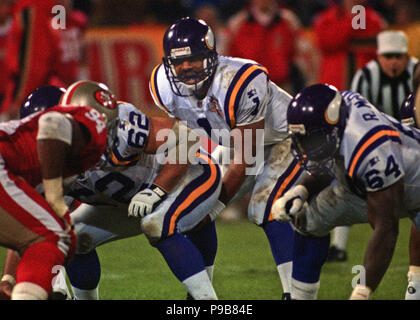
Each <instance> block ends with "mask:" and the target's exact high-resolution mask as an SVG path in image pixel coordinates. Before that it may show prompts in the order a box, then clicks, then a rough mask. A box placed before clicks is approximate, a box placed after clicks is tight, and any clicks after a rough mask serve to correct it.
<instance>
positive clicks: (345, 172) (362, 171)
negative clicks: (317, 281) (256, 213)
mask: <svg viewBox="0 0 420 320" xmlns="http://www.w3.org/2000/svg"><path fill="white" fill-rule="evenodd" d="M287 120H288V125H289V130H290V132H291V133H292V140H293V145H292V150H293V151H294V153H295V156H296V158H297V159H298V160H299V161H300V162H301V163H302V165H303V166H304V167H305V169H306V170H307V171H308V172H309V173H310V175H309V176H308V177H306V179H305V180H304V181H302V183H300V184H299V185H297V186H295V187H294V188H292V189H290V190H289V191H288V192H287V193H286V194H284V196H283V197H281V198H280V199H279V200H278V201H277V202H276V203H275V205H274V209H273V211H274V212H273V214H274V217H275V218H276V219H278V220H280V221H293V223H294V225H295V226H296V228H297V229H298V230H299V233H300V234H301V238H310V237H325V236H326V235H327V234H328V233H329V232H330V230H332V229H333V228H334V227H335V226H340V225H352V224H356V223H366V222H369V223H370V224H371V226H372V228H373V229H374V231H373V234H372V237H371V239H370V241H369V243H368V245H367V248H366V252H365V259H364V264H363V265H364V268H365V275H366V277H365V279H361V280H360V282H359V284H358V285H357V286H356V287H355V288H354V289H353V292H352V294H351V296H350V299H369V298H371V297H372V292H373V291H374V290H375V289H376V288H377V287H378V285H379V283H380V281H381V279H382V277H383V275H384V274H385V272H386V270H387V268H388V266H389V263H390V261H391V258H392V255H393V251H394V248H395V244H396V241H397V236H398V222H399V219H400V218H402V217H410V218H411V219H413V221H414V223H415V224H416V226H417V227H419V226H420V224H419V221H420V220H419V218H420V217H419V215H418V212H419V210H420V199H419V197H418V191H419V188H420V171H419V170H418V162H419V161H420V149H419V148H418V143H419V141H420V131H419V130H417V129H415V128H409V127H406V126H402V125H401V123H400V122H398V121H397V120H395V119H394V118H392V117H390V116H387V115H385V114H383V113H381V112H380V111H378V110H377V109H376V108H375V107H374V106H373V105H371V104H370V103H369V102H368V101H367V100H366V99H365V98H363V97H362V96H361V95H360V94H358V93H354V92H351V91H342V92H339V91H338V90H337V89H335V88H334V87H332V86H328V85H323V84H317V85H313V86H309V87H307V88H305V89H303V90H302V91H301V92H300V93H298V94H297V95H296V96H295V97H294V99H293V100H292V101H291V103H290V105H289V107H288V111H287ZM307 249H310V248H308V247H304V246H302V245H301V244H300V243H299V241H296V242H295V248H294V250H295V253H296V254H297V255H299V254H300V253H299V251H300V250H303V251H305V250H307ZM312 271H313V270H308V271H307V272H312ZM319 271H320V270H318V271H317V272H319ZM302 285H303V286H304V285H306V284H302Z"/></svg>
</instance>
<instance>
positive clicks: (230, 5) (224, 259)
mask: <svg viewBox="0 0 420 320" xmlns="http://www.w3.org/2000/svg"><path fill="white" fill-rule="evenodd" d="M201 2H206V1H192V0H191V1H171V0H149V1H140V0H138V1H136V0H125V1H117V0H94V1H87V0H80V1H74V5H75V7H76V8H79V9H81V10H83V11H85V12H86V13H87V14H88V16H89V19H90V27H89V28H88V30H87V31H86V33H85V36H84V42H85V65H84V69H83V75H84V77H85V78H89V79H92V80H96V81H101V82H105V83H106V84H108V85H109V86H110V88H111V89H112V90H113V91H114V92H115V93H116V94H117V96H118V97H119V98H120V100H126V101H129V102H132V103H133V104H135V105H136V106H138V107H139V108H141V109H142V110H143V111H144V112H145V113H147V114H149V115H160V116H163V113H161V112H160V111H159V110H158V109H157V108H156V107H155V106H154V103H153V100H152V98H151V96H150V93H149V89H148V81H149V76H150V74H151V72H152V70H153V68H154V67H155V66H156V65H157V64H159V63H160V62H161V57H162V55H163V51H162V37H163V34H164V31H165V29H166V28H167V27H168V25H169V24H170V21H174V20H175V18H176V17H181V16H186V15H190V16H191V15H193V14H192V13H193V8H194V7H195V6H197V5H198V4H200V3H201ZM208 2H213V3H215V4H216V5H219V7H220V8H221V10H220V15H221V21H222V23H224V22H226V21H227V20H228V19H229V17H230V16H231V15H233V14H234V13H235V12H237V11H238V10H239V9H240V8H242V6H243V5H244V3H245V1H239V0H232V1H222V0H220V1H216V0H215V1H208ZM328 2H329V1H328V0H325V1H322V0H319V1H316V0H300V1H298V0H297V1H280V3H281V4H282V6H285V7H288V8H289V9H291V10H292V11H293V12H294V13H295V14H296V15H297V16H298V17H299V19H300V20H301V23H302V27H303V29H302V35H303V37H304V38H305V39H306V40H307V41H308V43H310V44H311V46H312V56H311V57H308V62H309V63H311V61H313V60H312V59H314V57H315V61H317V60H316V59H317V56H318V55H319V52H318V50H317V47H316V43H315V41H314V33H313V28H312V23H311V22H312V19H313V18H314V17H315V15H316V14H317V13H319V12H320V11H321V10H322V9H324V8H326V7H327V5H328ZM407 3H409V5H410V6H412V5H414V8H415V9H416V10H418V7H419V5H418V4H417V2H416V1H415V0H408V1H402V0H398V1H387V0H383V1H372V4H374V5H376V7H377V8H378V10H379V9H380V8H382V10H383V11H382V12H381V13H383V14H384V16H387V15H388V19H389V20H388V21H389V22H391V23H390V28H395V29H400V30H404V31H406V32H407V34H408V36H409V39H410V40H409V41H410V47H409V51H410V52H409V53H410V54H411V55H413V56H415V57H417V58H420V41H415V39H419V38H420V15H419V14H418V12H419V11H416V10H411V14H410V15H409V17H408V16H405V18H404V17H396V16H397V13H398V12H400V11H401V10H403V9H401V10H400V9H399V8H398V7H399V6H401V7H403V5H406V4H407ZM222 4H224V5H222ZM393 13H394V17H393V18H392V16H393ZM400 13H401V12H400ZM401 15H403V14H402V13H401ZM403 16H404V15H403ZM416 17H419V18H416ZM398 19H400V20H398ZM404 19H405V20H404ZM316 70H317V68H316V66H314V68H312V69H310V70H309V72H311V74H305V77H306V79H308V81H307V83H306V84H310V83H312V82H314V81H315V79H316V78H317V76H318V75H317V74H314V72H316ZM303 71H304V72H305V70H303ZM217 225H218V237H219V251H218V255H217V257H216V268H215V273H214V284H215V290H216V292H217V293H218V296H219V298H220V299H233V300H236V299H244V300H247V299H255V300H277V299H280V298H281V285H280V281H278V280H279V279H278V274H277V273H276V271H275V268H274V262H273V259H272V256H271V253H270V248H269V246H268V243H267V241H266V239H265V237H264V234H263V232H262V231H261V230H260V229H259V228H257V227H255V226H254V225H253V224H252V223H250V222H249V221H248V220H247V219H246V218H245V219H239V220H235V221H226V220H220V221H218V222H217ZM409 230H410V224H409V221H408V220H407V219H404V220H402V221H401V223H400V234H399V240H398V244H397V248H396V252H395V255H394V258H393V261H392V264H391V266H390V268H389V269H388V271H387V274H386V276H385V278H384V279H383V281H382V283H381V285H380V287H379V288H378V290H377V292H376V293H375V299H386V300H400V299H403V297H404V293H405V289H406V283H407V282H406V274H407V271H408V236H409ZM370 233H371V230H370V227H369V225H358V226H355V227H353V228H352V229H351V233H350V238H349V241H348V242H349V244H348V252H349V260H348V261H346V262H344V263H328V264H326V265H325V266H324V268H323V272H322V275H321V288H320V292H319V299H322V300H325V299H347V298H348V295H349V294H350V292H351V282H352V279H353V277H354V276H355V275H356V274H353V273H352V268H353V266H356V265H360V264H362V263H363V253H364V249H365V246H366V243H367V241H368V239H369V235H370ZM98 253H99V255H100V258H101V261H102V280H101V283H100V298H101V299H181V300H182V299H184V298H185V291H184V289H183V288H182V286H181V285H180V284H179V283H178V282H177V281H176V279H175V278H174V277H173V275H172V274H171V273H170V272H169V270H168V267H167V266H166V264H165V262H164V260H163V259H162V258H161V257H160V256H159V254H158V252H156V250H154V249H153V248H152V247H150V245H149V244H148V243H147V240H146V239H145V237H137V238H132V239H126V240H121V241H117V242H113V243H110V244H107V245H105V246H103V247H100V248H99V249H98ZM4 254H5V250H4V249H3V248H0V268H2V266H3V262H4V258H3V257H4Z"/></svg>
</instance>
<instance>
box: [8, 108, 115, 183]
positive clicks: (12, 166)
mask: <svg viewBox="0 0 420 320" xmlns="http://www.w3.org/2000/svg"><path fill="white" fill-rule="evenodd" d="M51 111H58V112H60V113H67V114H69V115H71V116H72V117H73V119H74V120H75V121H76V122H79V123H81V124H83V125H84V126H85V127H86V128H87V129H88V130H89V133H90V141H89V143H88V144H87V145H86V146H85V147H84V148H83V150H82V151H81V152H80V154H78V155H76V156H74V157H73V158H71V159H66V163H65V165H64V173H63V177H64V178H65V177H69V176H72V175H75V174H78V173H81V172H84V171H86V170H87V169H89V168H90V167H92V166H94V165H95V164H96V163H97V162H98V161H99V160H100V157H101V155H102V154H103V153H104V151H105V146H106V141H107V130H106V125H105V121H104V119H103V118H102V116H101V115H100V114H99V113H98V112H97V111H96V110H94V109H92V108H90V107H68V106H56V107H53V108H50V109H48V110H46V111H43V112H40V113H35V114H34V115H32V116H29V117H26V118H23V119H22V120H12V121H8V122H4V123H0V155H1V157H2V158H3V159H4V162H5V164H6V166H7V168H8V169H9V170H10V171H11V172H12V173H13V174H15V175H16V176H20V177H22V178H24V179H25V180H26V181H27V182H28V183H29V184H30V185H31V186H33V187H35V186H36V185H38V184H39V183H41V182H42V178H41V170H40V164H39V161H38V156H37V147H36V146H37V143H36V137H37V134H38V119H39V117H40V116H41V115H42V114H44V113H46V112H51ZM51 156H52V157H53V156H54V155H51Z"/></svg>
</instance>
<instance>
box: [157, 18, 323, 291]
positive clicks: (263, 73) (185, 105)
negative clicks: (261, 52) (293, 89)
mask: <svg viewBox="0 0 420 320" xmlns="http://www.w3.org/2000/svg"><path fill="white" fill-rule="evenodd" d="M251 45H256V44H251ZM163 49H164V54H165V56H164V57H163V63H161V64H159V65H158V66H156V67H155V68H154V70H153V71H152V74H151V79H150V84H149V87H150V91H151V94H152V96H153V98H154V101H155V103H156V104H157V106H158V107H160V108H161V109H162V110H164V111H165V112H166V113H167V114H168V115H169V116H170V117H172V118H177V119H180V120H183V121H186V123H187V125H188V126H189V127H190V128H194V129H201V130H202V131H203V132H204V134H207V136H208V137H209V138H211V139H212V140H213V141H214V142H216V143H218V144H219V145H221V146H225V147H228V148H230V149H231V150H233V159H228V160H229V161H223V162H224V163H223V164H224V165H225V167H227V170H226V172H225V173H224V176H223V185H222V192H221V194H220V197H219V199H218V204H219V205H220V206H223V207H224V206H226V205H227V204H229V203H231V202H233V199H235V198H236V199H237V198H238V197H240V196H241V195H243V194H244V193H245V192H246V191H249V190H250V189H252V196H251V200H250V203H249V208H248V217H249V219H250V220H251V221H252V222H253V223H255V224H256V225H258V226H260V227H262V229H263V230H264V232H265V234H266V236H267V238H268V241H269V243H270V246H271V250H272V254H273V256H274V260H275V263H276V265H277V269H278V273H279V275H280V279H281V282H282V285H283V298H287V297H288V296H290V286H291V273H292V262H291V260H292V251H291V250H292V243H293V229H292V227H291V226H290V224H288V223H279V222H278V221H275V220H274V219H273V217H272V210H271V208H272V204H273V203H274V201H275V200H276V199H277V198H278V197H279V196H281V195H282V194H283V193H284V192H285V191H287V190H288V189H289V188H290V187H291V186H292V185H293V184H294V183H296V181H297V180H298V179H299V178H300V177H301V175H302V172H303V170H302V169H301V167H300V165H299V164H298V162H297V161H296V160H295V159H294V158H293V156H292V155H291V153H290V140H289V139H287V125H286V109H287V105H288V104H289V102H290V100H291V96H290V95H289V94H288V93H286V92H285V91H284V90H282V89H280V88H279V87H277V86H276V85H275V84H274V83H273V82H272V81H270V79H269V75H268V71H267V69H266V68H265V67H264V66H262V65H260V64H258V63H257V62H255V61H251V60H245V59H239V58H233V57H225V56H219V55H218V53H217V50H216V43H215V37H214V34H213V31H212V30H211V28H210V27H209V26H208V25H207V24H206V23H205V22H204V21H203V20H197V19H193V18H183V19H180V20H178V21H177V22H175V23H174V24H173V25H171V26H170V27H169V28H168V29H167V30H166V33H165V35H164V38H163ZM262 133H263V134H262ZM262 137H263V138H264V140H263V141H262ZM231 139H232V140H234V141H235V142H236V143H235V144H234V145H233V146H232V145H231ZM238 141H239V142H238ZM218 149H219V150H220V148H218ZM218 149H216V151H215V152H218ZM249 155H255V159H252V161H250V157H249ZM228 156H229V154H228ZM215 157H216V156H215ZM222 158H223V159H226V157H225V156H224V153H222ZM262 158H264V161H260V159H262ZM226 163H227V164H226ZM252 169H254V170H252ZM246 178H247V181H245V180H246ZM252 180H253V181H252ZM247 188H248V190H247ZM319 245H320V244H319ZM315 263H319V262H315ZM293 277H294V278H295V279H298V280H299V279H300V280H302V279H304V280H307V281H309V282H310V281H311V278H312V276H310V277H309V279H307V275H306V274H304V273H302V272H298V274H294V276H293ZM312 289H313V290H315V291H316V290H317V285H316V284H314V286H313V288H312ZM305 291H307V288H305V289H304V290H299V294H301V295H303V296H304V295H305Z"/></svg>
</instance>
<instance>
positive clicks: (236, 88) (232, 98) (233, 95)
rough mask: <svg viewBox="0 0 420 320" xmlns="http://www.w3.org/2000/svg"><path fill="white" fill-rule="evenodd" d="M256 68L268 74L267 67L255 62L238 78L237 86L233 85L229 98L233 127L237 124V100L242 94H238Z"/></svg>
mask: <svg viewBox="0 0 420 320" xmlns="http://www.w3.org/2000/svg"><path fill="white" fill-rule="evenodd" d="M256 70H262V71H264V72H265V73H267V74H268V70H267V68H265V67H263V66H259V65H255V64H253V65H251V66H250V67H249V68H248V69H247V70H246V71H245V72H244V73H243V74H242V75H241V77H240V78H239V79H238V81H237V82H236V83H235V86H234V87H233V90H232V93H231V95H230V98H229V120H230V127H231V128H233V127H235V125H236V119H235V102H236V100H237V99H240V98H241V95H239V96H238V92H239V90H240V89H241V87H242V85H243V84H244V82H245V81H246V79H247V78H248V77H249V75H250V74H251V73H253V72H254V71H256Z"/></svg>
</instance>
